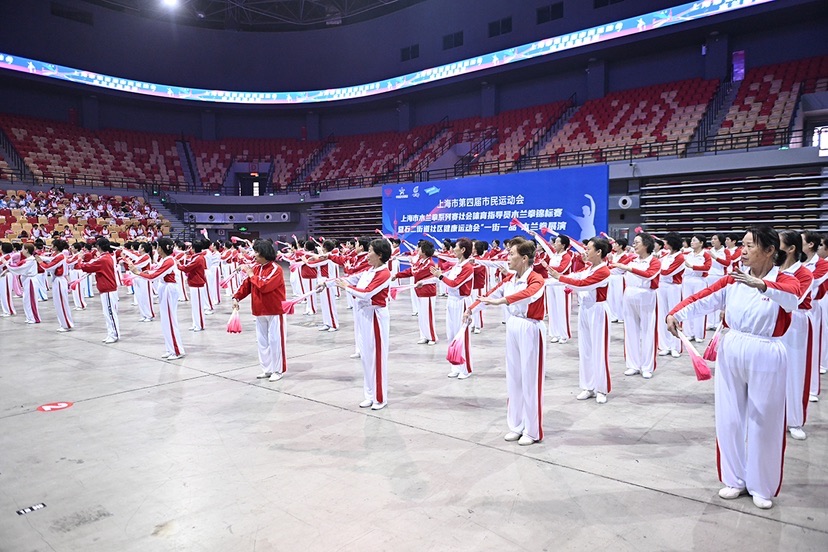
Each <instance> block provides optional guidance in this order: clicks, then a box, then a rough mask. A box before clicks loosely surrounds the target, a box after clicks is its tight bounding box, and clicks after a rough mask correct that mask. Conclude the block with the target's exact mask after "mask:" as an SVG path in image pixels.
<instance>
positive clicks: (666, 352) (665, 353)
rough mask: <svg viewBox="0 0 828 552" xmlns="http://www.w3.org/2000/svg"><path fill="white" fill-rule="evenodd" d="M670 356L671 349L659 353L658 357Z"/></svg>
mask: <svg viewBox="0 0 828 552" xmlns="http://www.w3.org/2000/svg"><path fill="white" fill-rule="evenodd" d="M669 354H670V349H661V350H660V351H659V352H658V356H667V355H669Z"/></svg>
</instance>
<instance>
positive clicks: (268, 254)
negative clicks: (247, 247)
mask: <svg viewBox="0 0 828 552" xmlns="http://www.w3.org/2000/svg"><path fill="white" fill-rule="evenodd" d="M253 251H255V252H256V253H258V254H259V255H261V256H262V257H263V258H264V259H265V260H266V261H275V260H276V250H275V249H273V244H272V243H270V242H269V241H267V240H256V241H255V243H253Z"/></svg>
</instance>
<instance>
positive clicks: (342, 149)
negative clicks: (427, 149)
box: [306, 126, 434, 182]
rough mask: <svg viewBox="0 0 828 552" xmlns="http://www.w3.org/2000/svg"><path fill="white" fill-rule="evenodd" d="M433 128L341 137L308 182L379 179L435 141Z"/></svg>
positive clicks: (425, 127) (422, 127)
mask: <svg viewBox="0 0 828 552" xmlns="http://www.w3.org/2000/svg"><path fill="white" fill-rule="evenodd" d="M433 132H434V127H433V126H421V127H417V128H414V129H412V130H411V131H409V132H382V133H377V134H363V135H356V136H340V137H337V139H336V145H335V146H334V147H333V148H331V150H330V151H329V152H328V153H327V154H326V155H325V156H324V157H323V158H322V160H321V161H320V163H319V164H318V165H317V166H316V167H315V168H314V170H313V171H312V172H311V173H310V176H309V177H308V178H306V180H307V181H310V182H318V181H324V180H336V179H340V178H348V177H368V176H379V175H381V174H386V173H389V172H391V171H394V170H397V169H398V168H399V167H400V165H401V164H402V163H403V162H404V161H405V160H406V159H407V158H409V157H410V156H412V155H414V154H415V153H416V152H417V151H418V150H419V149H421V148H422V146H423V145H424V144H426V143H427V142H428V141H429V140H430V139H431V134H432V133H433Z"/></svg>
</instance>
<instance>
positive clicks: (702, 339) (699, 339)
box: [696, 337, 704, 343]
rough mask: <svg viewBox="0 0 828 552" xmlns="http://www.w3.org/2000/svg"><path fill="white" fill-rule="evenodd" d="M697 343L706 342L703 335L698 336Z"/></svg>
mask: <svg viewBox="0 0 828 552" xmlns="http://www.w3.org/2000/svg"><path fill="white" fill-rule="evenodd" d="M696 343H704V338H703V337H697V338H696Z"/></svg>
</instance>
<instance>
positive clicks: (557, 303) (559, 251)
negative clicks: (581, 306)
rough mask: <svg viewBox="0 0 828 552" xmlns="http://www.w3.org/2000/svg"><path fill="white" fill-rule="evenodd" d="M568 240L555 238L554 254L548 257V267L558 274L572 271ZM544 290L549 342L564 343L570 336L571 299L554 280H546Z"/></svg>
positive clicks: (567, 238)
mask: <svg viewBox="0 0 828 552" xmlns="http://www.w3.org/2000/svg"><path fill="white" fill-rule="evenodd" d="M569 245H570V240H569V237H567V236H558V237H557V238H555V242H554V246H553V247H554V251H555V254H554V255H552V256H551V257H550V258H549V262H548V268H549V269H550V270H554V271H555V272H557V273H558V274H569V273H570V272H571V271H572V253H570V252H569ZM547 282H548V284H549V285H548V289H547V290H546V305H547V312H548V314H549V342H550V343H566V342H567V340H568V339H569V338H570V337H572V329H571V328H570V325H569V319H570V315H571V313H572V300H571V299H570V297H569V294H568V293H565V292H564V287H565V286H564V285H563V284H561V283H558V282H555V281H554V280H548V281H547Z"/></svg>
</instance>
